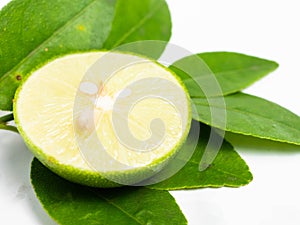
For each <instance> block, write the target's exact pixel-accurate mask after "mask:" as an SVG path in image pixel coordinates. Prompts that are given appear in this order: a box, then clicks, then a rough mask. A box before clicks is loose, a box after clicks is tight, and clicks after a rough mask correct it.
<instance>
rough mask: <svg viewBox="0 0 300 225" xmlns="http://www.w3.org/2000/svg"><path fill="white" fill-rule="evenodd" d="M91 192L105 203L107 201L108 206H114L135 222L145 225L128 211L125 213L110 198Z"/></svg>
mask: <svg viewBox="0 0 300 225" xmlns="http://www.w3.org/2000/svg"><path fill="white" fill-rule="evenodd" d="M89 191H91V192H92V193H93V194H95V195H96V196H97V197H99V198H101V199H103V200H104V201H106V202H107V203H108V204H110V205H112V206H113V207H115V208H117V209H118V210H120V211H121V212H122V213H124V214H125V215H126V216H128V217H129V218H130V219H132V220H134V221H135V222H137V223H138V224H141V225H144V224H143V223H142V222H141V221H139V220H137V218H135V217H133V216H132V215H131V214H129V213H128V212H127V211H125V210H124V209H123V208H122V207H120V206H118V205H117V204H115V203H114V202H113V201H111V200H109V199H108V198H106V197H104V196H103V195H101V194H100V193H98V192H96V191H93V190H91V189H89Z"/></svg>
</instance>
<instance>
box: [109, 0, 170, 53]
mask: <svg viewBox="0 0 300 225" xmlns="http://www.w3.org/2000/svg"><path fill="white" fill-rule="evenodd" d="M171 27H172V24H171V17H170V12H169V10H168V6H167V4H166V2H165V1H164V0H143V1H141V0H121V1H120V0H119V1H118V3H117V6H116V15H115V19H114V22H113V26H112V31H111V33H110V35H109V37H108V38H107V40H106V42H105V44H104V47H105V48H107V49H112V48H115V47H117V46H119V45H121V44H125V43H130V42H135V41H140V40H163V41H168V40H169V39H170V37H171Z"/></svg>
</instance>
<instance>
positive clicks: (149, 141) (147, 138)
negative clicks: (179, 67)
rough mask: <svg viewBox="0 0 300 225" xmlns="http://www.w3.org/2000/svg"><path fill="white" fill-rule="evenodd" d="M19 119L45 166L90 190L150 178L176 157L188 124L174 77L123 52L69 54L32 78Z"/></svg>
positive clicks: (21, 96) (21, 92) (18, 103)
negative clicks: (89, 187)
mask: <svg viewBox="0 0 300 225" xmlns="http://www.w3.org/2000/svg"><path fill="white" fill-rule="evenodd" d="M14 116H15V121H16V124H17V127H18V130H19V132H20V134H21V135H22V137H23V138H24V140H25V142H26V144H27V146H28V148H29V149H30V150H31V151H32V152H33V154H34V155H35V156H36V157H37V158H38V159H39V160H40V161H41V162H42V163H43V164H44V165H45V166H47V167H48V168H49V169H51V170H52V171H53V172H55V173H57V174H58V175H60V176H62V177H64V178H65V179H67V180H70V181H72V182H76V183H79V184H83V185H88V186H93V187H114V186H119V185H124V184H125V185H131V184H135V183H137V182H141V181H143V180H145V179H147V178H149V177H151V176H153V175H154V174H156V173H157V172H159V171H160V170H161V169H162V168H163V167H164V166H165V165H166V164H167V163H168V161H170V159H172V157H173V156H174V155H175V154H176V153H177V152H178V150H179V149H180V147H181V145H182V144H183V142H184V141H185V139H186V137H187V135H188V132H189V128H190V123H191V109H190V100H189V96H188V94H187V91H186V89H185V87H184V85H183V84H182V83H181V81H180V80H179V79H177V77H176V75H174V74H173V73H172V72H171V71H170V70H169V69H168V68H166V67H164V66H162V65H160V64H159V63H157V62H155V61H152V60H150V59H147V58H145V57H141V56H135V55H132V54H128V53H126V54H125V53H121V52H111V53H109V52H87V53H76V54H71V55H67V56H63V57H60V58H57V59H54V60H52V61H51V62H49V63H47V64H46V65H44V66H42V67H41V68H39V69H37V70H35V71H34V72H32V73H31V74H30V75H29V76H28V78H27V79H25V81H24V82H23V84H22V85H21V86H20V87H19V89H18V90H17V92H16V95H15V100H14Z"/></svg>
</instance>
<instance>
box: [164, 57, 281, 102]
mask: <svg viewBox="0 0 300 225" xmlns="http://www.w3.org/2000/svg"><path fill="white" fill-rule="evenodd" d="M199 60H200V61H199ZM202 60H203V61H202ZM201 63H202V64H203V65H202V66H201ZM197 65H199V66H197ZM198 67H202V68H198ZM277 67H278V64H277V63H276V62H273V61H269V60H266V59H261V58H257V57H253V56H248V55H244V54H240V53H234V52H208V53H200V54H197V55H192V56H188V57H185V58H183V59H180V60H179V61H177V62H175V63H174V64H173V65H172V66H171V67H170V68H171V69H172V70H173V71H174V72H175V73H176V74H177V75H179V76H180V77H181V78H182V79H183V81H184V83H185V84H186V86H187V88H188V90H189V92H190V95H191V96H192V97H216V96H221V95H229V94H232V93H235V92H238V91H241V90H243V89H244V88H246V87H248V86H249V85H251V84H253V83H254V82H255V81H257V80H259V79H260V78H262V77H264V76H265V75H267V74H269V73H270V72H272V71H274V70H275V69H276V68H277ZM180 68H183V69H184V68H188V71H186V70H184V71H186V72H183V70H182V69H180ZM193 68H194V69H193ZM195 81H197V82H195ZM212 81H214V82H215V83H216V84H218V85H219V86H220V88H221V90H220V91H219V92H211V93H206V92H205V90H201V88H199V85H197V83H199V84H200V85H205V84H209V82H212ZM213 88H214V87H213Z"/></svg>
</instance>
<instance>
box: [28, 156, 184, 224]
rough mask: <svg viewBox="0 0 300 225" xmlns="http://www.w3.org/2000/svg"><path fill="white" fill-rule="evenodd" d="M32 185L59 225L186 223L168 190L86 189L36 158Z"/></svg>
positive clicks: (128, 188)
mask: <svg viewBox="0 0 300 225" xmlns="http://www.w3.org/2000/svg"><path fill="white" fill-rule="evenodd" d="M31 182H32V185H33V187H34V190H35V192H36V195H37V197H38V199H39V200H40V202H41V203H42V205H43V207H44V208H45V209H46V211H47V212H48V213H49V215H50V216H51V217H52V218H53V219H54V220H55V221H57V222H58V223H59V224H62V225H71V224H72V225H76V224H78V225H82V224H93V225H97V224H99V225H102V224H105V225H116V224H118V225H128V224H130V225H135V224H137V225H138V224H139V225H140V224H145V225H146V224H160V225H163V224H166V225H168V224H176V225H177V224H178V225H181V224H187V222H186V219H185V217H184V215H183V214H182V212H181V210H180V209H179V207H178V206H177V204H176V202H175V200H174V198H173V197H172V196H171V195H170V194H169V193H168V192H167V191H158V190H151V189H147V188H144V187H123V188H114V189H93V188H88V187H84V186H80V185H77V184H73V183H70V182H68V181H66V180H64V179H62V178H60V177H58V176H57V175H55V174H54V173H52V172H51V171H50V170H48V169H47V168H45V167H44V166H43V165H42V164H41V163H40V162H39V161H38V160H37V159H34V160H33V162H32V167H31Z"/></svg>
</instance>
